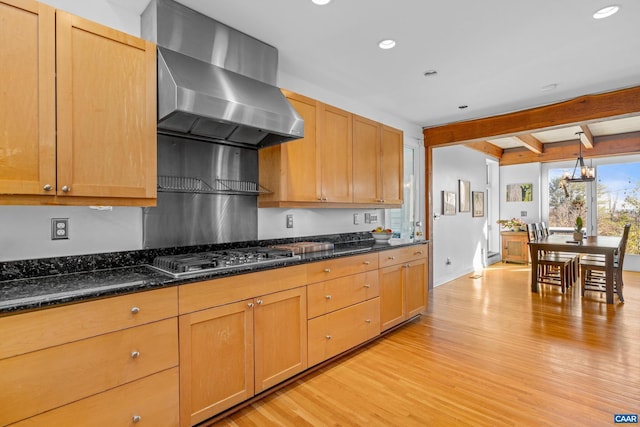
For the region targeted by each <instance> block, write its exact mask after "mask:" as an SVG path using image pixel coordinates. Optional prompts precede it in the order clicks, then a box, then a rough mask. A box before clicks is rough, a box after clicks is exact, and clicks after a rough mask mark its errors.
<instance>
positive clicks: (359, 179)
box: [353, 116, 404, 206]
mask: <svg viewBox="0 0 640 427" xmlns="http://www.w3.org/2000/svg"><path fill="white" fill-rule="evenodd" d="M353 122H354V125H353V200H354V202H356V203H369V204H371V203H374V204H380V205H385V206H399V205H402V181H403V173H404V170H403V134H402V131H400V130H398V129H394V128H392V127H389V126H385V125H383V124H381V123H378V122H374V121H372V120H369V119H366V118H364V117H358V116H354V121H353Z"/></svg>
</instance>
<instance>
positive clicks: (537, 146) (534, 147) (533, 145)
mask: <svg viewBox="0 0 640 427" xmlns="http://www.w3.org/2000/svg"><path fill="white" fill-rule="evenodd" d="M514 138H515V139H517V140H519V141H520V142H521V143H522V144H523V145H524V146H525V148H527V149H528V150H530V151H533V152H534V153H536V154H542V152H543V151H544V148H543V146H542V142H540V140H539V139H538V138H536V137H535V136H533V135H531V134H528V133H527V134H523V135H519V136H515V137H514Z"/></svg>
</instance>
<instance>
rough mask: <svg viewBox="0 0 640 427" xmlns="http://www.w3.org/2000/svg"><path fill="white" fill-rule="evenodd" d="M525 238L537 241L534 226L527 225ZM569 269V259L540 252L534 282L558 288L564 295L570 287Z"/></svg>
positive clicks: (570, 276)
mask: <svg viewBox="0 0 640 427" xmlns="http://www.w3.org/2000/svg"><path fill="white" fill-rule="evenodd" d="M527 237H528V239H529V242H532V241H535V240H538V230H537V225H536V224H527ZM529 248H531V247H529ZM530 250H531V249H530ZM532 255H533V254H532ZM571 269H572V265H571V259H569V258H566V257H562V256H560V255H559V254H558V253H554V252H551V253H549V252H543V251H541V253H539V254H538V268H537V271H536V272H535V273H536V278H537V279H536V280H537V282H538V284H546V285H554V286H560V289H561V290H562V293H565V290H566V289H567V288H568V287H569V286H571V284H570V283H571V278H572V274H571Z"/></svg>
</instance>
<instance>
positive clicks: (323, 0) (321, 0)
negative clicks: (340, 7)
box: [311, 0, 331, 6]
mask: <svg viewBox="0 0 640 427" xmlns="http://www.w3.org/2000/svg"><path fill="white" fill-rule="evenodd" d="M311 1H312V2H313V3H314V4H317V5H318V6H324V5H325V4H329V3H331V0H311Z"/></svg>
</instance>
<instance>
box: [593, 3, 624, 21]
mask: <svg viewBox="0 0 640 427" xmlns="http://www.w3.org/2000/svg"><path fill="white" fill-rule="evenodd" d="M619 10H620V6H618V5H617V4H613V5H611V6H607V7H603V8H602V9H598V10H597V11H596V13H594V14H593V17H594V19H603V18H608V17H609V16H611V15H613V14H614V13H616V12H617V11H619Z"/></svg>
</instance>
